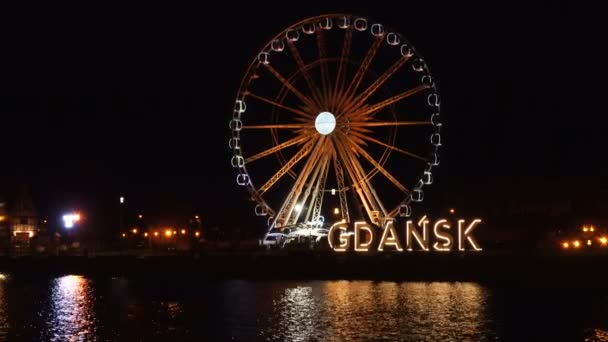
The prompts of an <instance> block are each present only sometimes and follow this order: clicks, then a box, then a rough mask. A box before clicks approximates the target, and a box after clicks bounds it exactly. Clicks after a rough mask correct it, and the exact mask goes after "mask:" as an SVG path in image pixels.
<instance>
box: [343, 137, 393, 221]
mask: <svg viewBox="0 0 608 342" xmlns="http://www.w3.org/2000/svg"><path fill="white" fill-rule="evenodd" d="M340 140H341V144H338V146H339V147H340V148H341V154H342V155H343V160H344V165H345V167H346V170H347V171H348V174H349V176H350V178H351V180H352V182H353V185H354V187H355V191H356V192H357V195H358V196H359V198H360V199H361V202H362V204H363V206H364V207H365V210H366V212H367V214H368V216H369V218H370V219H371V220H372V221H376V220H377V213H379V212H382V213H384V209H383V208H384V207H383V206H382V203H379V202H378V201H376V200H375V196H374V194H373V190H372V189H370V187H369V185H370V184H369V183H368V180H367V179H366V177H365V172H364V171H363V168H362V167H361V164H359V162H358V160H357V157H356V156H355V155H354V152H353V151H352V150H351V149H350V148H347V146H348V145H349V144H348V143H346V140H345V139H344V138H341V139H340Z"/></svg>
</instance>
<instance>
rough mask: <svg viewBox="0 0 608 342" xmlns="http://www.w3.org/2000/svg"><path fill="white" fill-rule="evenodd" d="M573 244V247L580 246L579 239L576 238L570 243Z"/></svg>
mask: <svg viewBox="0 0 608 342" xmlns="http://www.w3.org/2000/svg"><path fill="white" fill-rule="evenodd" d="M572 244H573V245H574V248H579V247H580V246H581V243H580V241H578V240H576V241H574V242H573V243H572Z"/></svg>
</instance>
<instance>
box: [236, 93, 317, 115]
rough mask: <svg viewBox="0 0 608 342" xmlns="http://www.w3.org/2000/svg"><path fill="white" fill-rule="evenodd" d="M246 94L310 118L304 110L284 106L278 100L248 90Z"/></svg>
mask: <svg viewBox="0 0 608 342" xmlns="http://www.w3.org/2000/svg"><path fill="white" fill-rule="evenodd" d="M246 95H247V96H251V97H253V98H254V99H258V100H260V101H262V102H266V103H268V104H270V105H273V106H275V107H277V108H281V109H285V110H287V111H290V112H292V113H294V114H298V115H300V116H302V117H305V118H308V119H310V118H312V117H313V116H312V115H311V114H309V113H306V112H304V111H302V110H299V109H296V108H292V107H289V106H286V105H284V104H281V103H278V102H276V101H273V100H270V99H267V98H265V97H263V96H260V95H257V94H254V93H252V92H248V93H246Z"/></svg>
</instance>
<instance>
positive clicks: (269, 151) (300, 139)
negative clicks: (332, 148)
mask: <svg viewBox="0 0 608 342" xmlns="http://www.w3.org/2000/svg"><path fill="white" fill-rule="evenodd" d="M305 140H307V137H304V136H296V137H295V138H292V139H289V140H287V141H285V142H282V143H280V144H279V145H275V146H273V147H271V148H269V149H267V150H265V151H262V152H260V153H257V154H254V155H253V156H251V157H249V158H247V159H245V164H247V163H251V162H253V161H256V160H258V159H261V158H264V157H266V156H269V155H271V154H274V153H276V152H278V151H281V150H283V149H285V148H287V147H290V146H293V145H296V144H299V143H301V142H303V141H305Z"/></svg>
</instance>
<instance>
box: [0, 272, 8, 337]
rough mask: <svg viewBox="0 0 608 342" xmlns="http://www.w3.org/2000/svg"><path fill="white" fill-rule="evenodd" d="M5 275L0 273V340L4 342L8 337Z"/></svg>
mask: <svg viewBox="0 0 608 342" xmlns="http://www.w3.org/2000/svg"><path fill="white" fill-rule="evenodd" d="M6 278H7V277H6V275H4V274H2V273H0V340H1V341H4V340H6V338H7V335H8V329H9V324H8V312H7V303H6V302H7V298H6Z"/></svg>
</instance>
